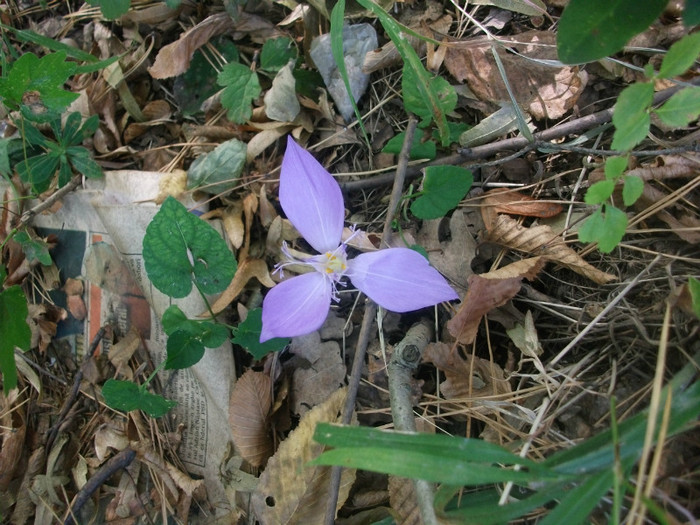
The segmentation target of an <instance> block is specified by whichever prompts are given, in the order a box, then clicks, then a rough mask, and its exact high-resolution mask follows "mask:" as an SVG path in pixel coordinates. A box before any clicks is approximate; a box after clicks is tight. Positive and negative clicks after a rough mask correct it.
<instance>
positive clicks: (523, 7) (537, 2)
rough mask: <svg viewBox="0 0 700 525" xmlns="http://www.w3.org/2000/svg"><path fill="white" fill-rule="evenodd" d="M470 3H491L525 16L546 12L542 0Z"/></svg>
mask: <svg viewBox="0 0 700 525" xmlns="http://www.w3.org/2000/svg"><path fill="white" fill-rule="evenodd" d="M471 3H472V4H474V5H492V6H496V7H500V8H501V9H506V10H508V11H513V12H514V13H521V14H523V15H527V16H538V15H540V16H541V15H544V14H547V6H546V5H544V3H543V2H542V0H472V2H471Z"/></svg>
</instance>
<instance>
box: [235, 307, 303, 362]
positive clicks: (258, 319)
mask: <svg viewBox="0 0 700 525" xmlns="http://www.w3.org/2000/svg"><path fill="white" fill-rule="evenodd" d="M261 331H262V309H261V308H255V309H253V310H250V311H249V312H248V316H247V317H246V318H245V321H243V322H242V323H240V324H239V325H238V327H237V328H234V330H233V339H232V340H231V341H232V342H233V343H234V344H237V345H238V346H242V347H243V348H245V349H246V350H247V351H248V352H249V353H250V354H251V355H252V356H253V357H254V358H255V359H257V360H260V359H262V358H263V357H265V356H266V355H267V354H269V353H272V352H279V351H280V350H282V349H283V348H284V347H285V346H287V345H288V344H289V341H290V339H289V338H288V337H274V338H272V339H268V340H267V341H265V342H264V343H261V342H260V332H261Z"/></svg>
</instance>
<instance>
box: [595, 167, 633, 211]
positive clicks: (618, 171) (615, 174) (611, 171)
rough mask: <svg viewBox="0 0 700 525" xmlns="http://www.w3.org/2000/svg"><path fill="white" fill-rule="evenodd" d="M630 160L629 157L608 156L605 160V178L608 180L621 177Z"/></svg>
mask: <svg viewBox="0 0 700 525" xmlns="http://www.w3.org/2000/svg"><path fill="white" fill-rule="evenodd" d="M628 161H629V159H628V158H627V157H608V159H607V160H606V161H605V178H606V179H607V180H617V179H619V178H620V176H621V175H622V174H623V173H624V172H625V170H626V169H627V162H628ZM601 202H602V201H601Z"/></svg>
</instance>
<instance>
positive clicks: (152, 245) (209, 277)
mask: <svg viewBox="0 0 700 525" xmlns="http://www.w3.org/2000/svg"><path fill="white" fill-rule="evenodd" d="M143 258H144V263H145V266H146V273H147V274H148V278H149V279H150V280H151V282H152V283H153V285H154V286H155V287H156V288H157V289H158V290H160V291H161V292H163V293H164V294H166V295H169V296H171V297H186V296H187V295H188V294H189V293H190V291H191V289H192V281H193V280H194V282H195V283H196V284H197V286H198V287H199V289H200V290H201V291H202V293H205V294H215V293H219V292H222V291H223V290H225V289H226V287H227V286H228V284H229V282H231V279H233V274H234V273H235V272H236V267H237V264H236V259H235V258H234V256H233V254H231V252H230V251H229V250H228V248H227V247H226V242H225V241H224V240H223V239H222V238H221V236H220V235H219V234H218V233H217V232H216V230H214V228H212V227H211V226H210V225H209V224H207V223H206V222H204V221H203V220H201V219H199V218H198V217H197V216H195V215H193V214H191V213H189V212H188V211H187V208H185V207H184V206H183V205H182V204H180V203H179V202H178V201H177V200H175V199H174V198H172V197H168V198H167V199H166V200H165V201H164V202H163V204H162V205H161V208H160V210H159V211H158V213H157V214H156V215H155V217H153V220H152V221H151V223H150V224H149V225H148V228H146V235H145V236H144V238H143Z"/></svg>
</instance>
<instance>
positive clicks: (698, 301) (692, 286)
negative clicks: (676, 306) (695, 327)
mask: <svg viewBox="0 0 700 525" xmlns="http://www.w3.org/2000/svg"><path fill="white" fill-rule="evenodd" d="M688 291H689V292H690V299H691V301H692V303H693V312H695V316H696V317H697V318H698V319H700V281H698V280H697V279H696V278H695V277H690V278H689V279H688Z"/></svg>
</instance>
